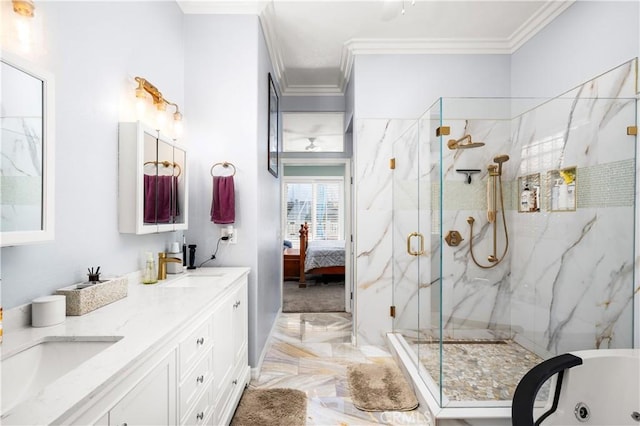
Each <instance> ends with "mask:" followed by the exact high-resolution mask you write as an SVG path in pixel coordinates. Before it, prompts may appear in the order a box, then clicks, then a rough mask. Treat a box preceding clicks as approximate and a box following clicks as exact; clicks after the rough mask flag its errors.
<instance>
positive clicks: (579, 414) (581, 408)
mask: <svg viewBox="0 0 640 426" xmlns="http://www.w3.org/2000/svg"><path fill="white" fill-rule="evenodd" d="M573 413H574V414H575V415H576V419H578V421H579V422H586V421H587V420H589V416H590V411H589V407H587V404H585V403H584V402H579V403H578V404H577V405H576V408H574V410H573Z"/></svg>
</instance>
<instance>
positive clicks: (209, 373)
mask: <svg viewBox="0 0 640 426" xmlns="http://www.w3.org/2000/svg"><path fill="white" fill-rule="evenodd" d="M212 378H213V352H211V350H209V353H208V354H207V355H206V356H205V357H204V358H203V359H202V360H200V362H199V363H198V364H197V365H196V367H195V368H194V369H193V370H190V372H189V373H188V374H187V375H186V377H185V378H184V380H183V381H182V382H181V384H180V391H179V393H180V397H179V398H180V399H179V401H180V411H179V412H180V417H181V418H182V417H183V416H184V415H185V414H186V413H187V411H189V409H190V408H191V407H192V406H193V404H194V403H195V402H196V400H197V398H198V396H200V394H201V393H202V392H203V391H204V390H205V389H206V388H207V387H210V384H211V379H212Z"/></svg>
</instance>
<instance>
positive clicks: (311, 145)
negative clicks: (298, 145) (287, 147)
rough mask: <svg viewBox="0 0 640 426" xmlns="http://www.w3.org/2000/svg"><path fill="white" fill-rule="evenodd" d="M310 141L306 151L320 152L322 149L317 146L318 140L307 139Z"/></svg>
mask: <svg viewBox="0 0 640 426" xmlns="http://www.w3.org/2000/svg"><path fill="white" fill-rule="evenodd" d="M307 139H308V140H309V145H307V146H305V147H304V149H305V151H312V152H315V151H319V150H320V149H321V148H320V147H319V146H318V145H316V144H315V141H316V138H307Z"/></svg>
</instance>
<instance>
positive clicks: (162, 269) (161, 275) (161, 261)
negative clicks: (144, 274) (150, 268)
mask: <svg viewBox="0 0 640 426" xmlns="http://www.w3.org/2000/svg"><path fill="white" fill-rule="evenodd" d="M167 262H174V263H182V259H178V258H177V257H167V253H158V280H166V279H167Z"/></svg>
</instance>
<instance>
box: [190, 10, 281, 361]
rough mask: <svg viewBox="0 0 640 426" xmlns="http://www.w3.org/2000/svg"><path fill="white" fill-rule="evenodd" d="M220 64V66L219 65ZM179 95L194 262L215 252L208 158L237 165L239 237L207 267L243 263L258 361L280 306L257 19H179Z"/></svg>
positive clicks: (263, 53) (276, 220)
mask: <svg viewBox="0 0 640 426" xmlns="http://www.w3.org/2000/svg"><path fill="white" fill-rule="evenodd" d="M221 63H223V64H225V66H220V64H221ZM185 70H186V81H185V97H186V106H187V108H188V110H189V111H190V112H191V115H190V116H189V140H190V146H191V147H192V149H193V151H194V153H195V154H194V155H192V156H191V158H192V162H191V163H190V165H191V182H190V183H191V187H190V200H191V211H190V213H191V215H190V226H189V231H188V232H187V236H188V240H189V242H190V243H195V244H197V245H198V259H197V262H196V263H197V264H199V263H200V262H202V261H204V260H206V259H209V258H210V256H211V254H213V253H214V251H215V249H216V245H217V241H218V238H219V237H220V228H221V226H220V225H216V224H214V223H212V222H211V221H210V215H209V212H210V207H211V193H212V186H211V185H212V178H211V174H210V168H211V166H212V165H213V164H214V163H217V162H221V161H229V162H231V163H233V164H234V166H235V167H236V174H235V189H236V221H235V223H234V227H235V228H236V232H237V239H238V242H237V244H235V245H224V246H221V249H220V250H219V252H218V254H217V255H216V260H215V261H212V262H209V263H208V265H209V266H249V267H250V268H251V273H250V274H249V362H250V364H251V365H252V366H256V365H257V362H258V359H259V357H260V354H261V352H262V349H263V347H264V345H265V342H266V339H267V337H268V335H269V332H270V330H271V326H272V324H273V323H274V320H275V317H276V314H277V312H278V311H279V309H280V304H281V294H280V289H281V275H280V270H281V267H280V265H281V258H280V256H281V252H282V238H281V235H280V226H281V225H280V216H279V209H280V201H279V200H280V198H279V197H280V186H279V181H278V180H277V179H275V178H274V177H273V176H272V175H271V174H269V172H268V171H267V154H266V153H267V149H266V146H267V142H266V141H267V114H268V105H267V99H268V90H269V89H268V77H267V75H268V73H269V72H271V73H273V70H272V68H271V62H270V60H269V56H268V54H267V50H266V44H265V42H264V37H263V35H262V31H261V29H260V25H259V22H258V18H257V17H256V16H250V15H186V16H185Z"/></svg>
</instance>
